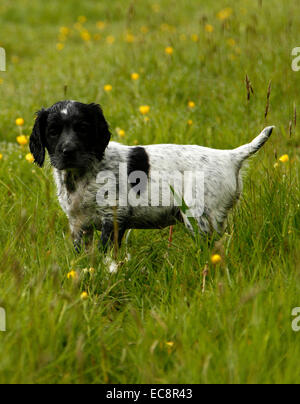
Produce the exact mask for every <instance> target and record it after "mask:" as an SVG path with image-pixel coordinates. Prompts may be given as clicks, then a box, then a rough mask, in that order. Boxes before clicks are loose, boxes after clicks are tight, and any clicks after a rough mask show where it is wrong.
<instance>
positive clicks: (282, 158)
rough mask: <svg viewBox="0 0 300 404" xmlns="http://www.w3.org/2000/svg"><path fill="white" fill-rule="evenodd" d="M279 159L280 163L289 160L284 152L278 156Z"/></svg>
mask: <svg viewBox="0 0 300 404" xmlns="http://www.w3.org/2000/svg"><path fill="white" fill-rule="evenodd" d="M279 161H280V162H281V163H288V162H289V161H290V158H289V156H288V154H284V155H283V156H281V157H280V159H279Z"/></svg>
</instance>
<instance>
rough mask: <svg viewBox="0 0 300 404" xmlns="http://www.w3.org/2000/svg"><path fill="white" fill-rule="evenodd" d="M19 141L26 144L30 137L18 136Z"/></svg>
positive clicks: (21, 144) (22, 144)
mask: <svg viewBox="0 0 300 404" xmlns="http://www.w3.org/2000/svg"><path fill="white" fill-rule="evenodd" d="M17 142H18V143H19V145H20V146H25V145H26V144H28V138H27V136H24V135H20V136H18V137H17Z"/></svg>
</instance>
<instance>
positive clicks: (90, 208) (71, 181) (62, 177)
mask: <svg viewBox="0 0 300 404" xmlns="http://www.w3.org/2000/svg"><path fill="white" fill-rule="evenodd" d="M54 177H55V182H56V186H57V193H58V199H59V203H60V205H61V207H62V209H63V210H64V212H65V213H66V215H67V216H68V218H69V219H72V218H77V220H78V218H82V221H85V218H87V217H89V218H91V217H92V216H93V215H94V213H95V212H94V211H95V210H96V207H95V190H94V189H93V181H91V179H90V178H88V177H86V176H85V177H83V178H77V177H76V175H74V174H73V173H57V172H56V173H55V174H54Z"/></svg>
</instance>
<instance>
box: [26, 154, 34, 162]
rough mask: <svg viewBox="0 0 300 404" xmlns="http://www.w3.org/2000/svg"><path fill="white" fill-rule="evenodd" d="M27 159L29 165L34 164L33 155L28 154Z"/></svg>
mask: <svg viewBox="0 0 300 404" xmlns="http://www.w3.org/2000/svg"><path fill="white" fill-rule="evenodd" d="M25 159H26V160H27V161H28V163H34V157H33V155H32V154H31V153H28V154H26V156H25Z"/></svg>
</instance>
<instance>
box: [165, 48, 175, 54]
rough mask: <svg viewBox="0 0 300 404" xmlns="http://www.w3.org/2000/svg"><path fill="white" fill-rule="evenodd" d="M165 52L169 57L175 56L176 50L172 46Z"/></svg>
mask: <svg viewBox="0 0 300 404" xmlns="http://www.w3.org/2000/svg"><path fill="white" fill-rule="evenodd" d="M165 52H166V54H167V55H173V53H174V49H173V48H172V46H168V47H166V49H165Z"/></svg>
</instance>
